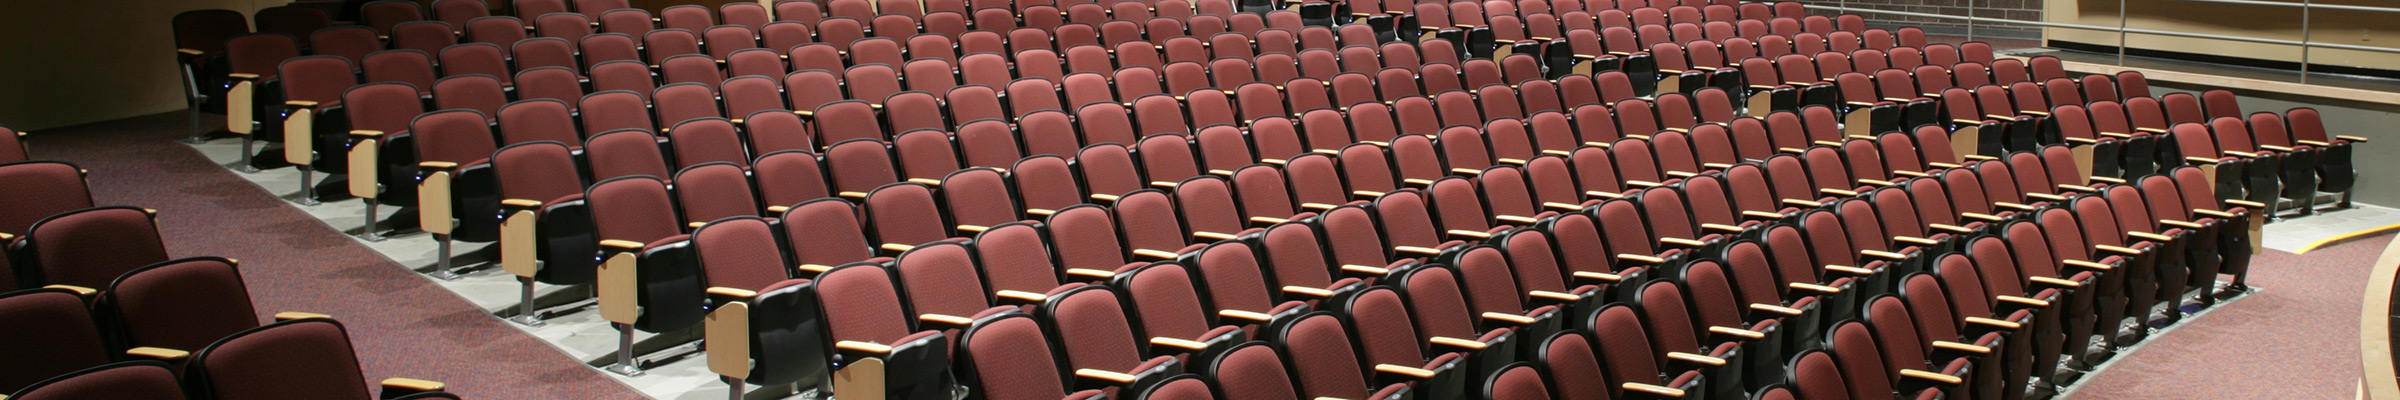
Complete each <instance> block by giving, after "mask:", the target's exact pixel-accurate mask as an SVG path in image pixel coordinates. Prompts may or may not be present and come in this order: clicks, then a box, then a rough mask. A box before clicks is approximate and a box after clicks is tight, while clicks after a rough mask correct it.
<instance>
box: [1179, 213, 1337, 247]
mask: <svg viewBox="0 0 2400 400" xmlns="http://www.w3.org/2000/svg"><path fill="white" fill-rule="evenodd" d="M1327 208H1331V207H1327ZM1250 222H1254V223H1261V224H1268V225H1274V224H1280V223H1285V222H1291V220H1288V219H1283V218H1275V217H1250ZM1201 233H1213V232H1201ZM1193 235H1194V236H1198V235H1199V234H1198V233H1195V234H1193ZM1226 236H1227V237H1226V239H1232V235H1226ZM1220 240H1222V239H1220Z"/></svg>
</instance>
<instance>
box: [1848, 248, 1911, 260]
mask: <svg viewBox="0 0 2400 400" xmlns="http://www.w3.org/2000/svg"><path fill="white" fill-rule="evenodd" d="M1858 254H1860V255H1864V256H1868V257H1875V258H1881V259H1886V260H1900V259H1906V258H1908V255H1905V254H1900V253H1894V252H1889V251H1883V250H1859V251H1858Z"/></svg>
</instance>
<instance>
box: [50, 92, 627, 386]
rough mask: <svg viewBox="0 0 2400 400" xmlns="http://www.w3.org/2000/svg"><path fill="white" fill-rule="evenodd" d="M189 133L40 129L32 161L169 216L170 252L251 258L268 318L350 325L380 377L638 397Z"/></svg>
mask: <svg viewBox="0 0 2400 400" xmlns="http://www.w3.org/2000/svg"><path fill="white" fill-rule="evenodd" d="M184 125H185V120H184V114H183V113H182V112H171V113H165V114H156V115H149V116H142V117H134V118H128V119H122V120H116V121H108V122H100V123H93V124H87V125H81V126H74V127H67V128H59V129H49V130H41V131H35V132H34V136H33V137H32V138H31V142H32V143H33V144H32V146H33V153H32V154H33V155H34V157H36V158H42V159H55V160H64V161H68V162H73V163H75V164H76V165H78V166H81V167H83V168H84V169H87V170H90V171H91V181H92V192H93V196H94V197H96V198H97V200H98V202H99V204H103V205H109V204H126V205H138V206H142V207H148V208H152V209H157V210H158V216H159V217H158V218H159V225H160V228H161V229H162V233H163V234H164V236H165V238H166V241H167V250H168V253H169V254H171V255H173V256H176V257H189V256H203V255H207V256H224V257H231V258H234V259H238V260H241V263H242V276H243V280H244V281H246V282H247V283H248V284H249V286H250V294H251V297H252V298H253V299H254V301H255V302H256V303H257V304H258V310H259V313H260V315H261V316H262V318H263V317H264V316H266V315H268V314H272V313H274V312H276V311H285V310H291V311H310V312H318V313H324V314H329V315H332V316H334V318H336V319H339V320H341V321H342V322H343V323H344V324H345V325H347V326H348V327H349V330H350V336H351V339H352V340H353V341H354V342H356V343H357V345H358V350H359V351H358V352H359V357H360V361H361V362H362V363H364V364H365V366H366V374H367V379H368V380H369V381H375V380H380V379H382V378H385V377H395V376H404V377H413V378H422V379H432V380H437V381H442V382H445V383H448V384H450V387H451V389H452V391H454V392H457V393H458V394H460V395H462V396H465V397H466V398H470V399H618V398H640V396H638V395H636V394H634V393H633V391H632V390H630V389H628V388H626V387H625V386H623V385H619V384H616V383H614V382H613V381H611V380H610V379H608V378H606V377H602V376H601V375H600V373H599V372H598V371H596V370H593V369H591V368H587V367H584V366H583V365H582V364H581V363H579V362H576V361H575V360H574V359H572V358H569V357H567V356H566V355H565V354H560V353H559V352H558V351H557V350H556V349H553V348H551V347H550V346H547V345H546V344H545V343H543V342H542V341H540V340H537V339H535V338H533V337H532V336H530V335H526V334H525V333H523V332H521V331H518V330H516V329H511V328H509V327H508V326H506V325H504V324H506V322H503V321H501V320H499V319H497V318H493V317H491V316H490V315H487V314H485V313H483V311H482V310H480V309H478V308H476V307H475V306H474V305H472V304H469V303H468V302H466V301H464V300H461V299H460V298H458V297H457V296H456V295H453V294H451V292H450V291H447V290H443V289H442V288H440V287H437V286H435V285H434V284H433V283H432V282H429V281H427V280H426V279H425V278H424V277H422V276H419V275H417V274H413V273H410V272H409V271H408V270H407V269H405V268H402V267H401V266H400V265H398V264H395V263H393V262H392V261H391V260H389V259H386V258H384V257H383V256H381V255H379V254H376V253H375V252H374V251H372V250H369V249H368V248H367V247H365V246H364V245H360V244H358V243H357V242H356V241H352V240H350V239H348V238H346V237H344V236H343V235H342V233H341V232H339V231H336V230H334V229H333V228H331V227H327V226H326V225H325V224H323V223H321V222H319V221H318V220H316V219H315V218H311V217H309V216H308V215H307V214H305V213H302V212H301V211H300V210H298V209H296V208H293V207H291V206H290V205H288V203H286V202H284V201H283V200H280V199H277V198H276V197H275V196H274V195H273V194H270V193H268V192H266V191H264V190H261V189H259V187H258V186H256V185H253V184H251V183H250V182H247V181H244V180H243V179H242V178H241V177H239V176H236V175H235V172H233V171H230V170H227V169H225V168H224V167H222V166H218V165H214V164H213V163H211V162H210V161H209V160H208V159H207V158H205V157H202V156H201V155H200V153H199V152H197V151H194V150H192V148H191V147H189V146H185V145H183V144H181V143H176V142H175V141H174V140H176V139H179V138H182V137H183V136H184V135H185V131H184V128H183V127H184Z"/></svg>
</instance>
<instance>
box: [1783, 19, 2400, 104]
mask: <svg viewBox="0 0 2400 400" xmlns="http://www.w3.org/2000/svg"><path fill="white" fill-rule="evenodd" d="M2176 1H2189V2H2198V3H2224V4H2242V5H2267V6H2277V7H2299V8H2300V40H2285V39H2269V38H2259V37H2249V36H2231V35H2216V34H2207V33H2193V32H2178V31H2163V30H2156V29H2141V28H2132V27H2128V26H2126V24H2127V23H2128V22H2129V21H2128V20H2127V16H2126V13H2125V12H2124V10H2125V9H2126V8H2125V6H2124V4H2125V3H2124V1H2123V0H2119V1H2118V3H2117V4H2118V8H2117V10H2118V13H2117V26H2113V27H2112V26H2100V25H2084V24H2067V23H2057V22H2047V21H2027V20H2017V19H2008V18H1986V17H1976V16H1971V15H1949V14H1933V13H1921V12H1910V11H1894V10H1881V9H1873V8H1851V7H1850V6H1849V1H1847V0H1844V1H1841V2H1840V3H1839V4H1836V5H1834V6H1825V5H1819V4H1803V6H1806V7H1808V8H1812V9H1819V10H1834V11H1837V12H1841V13H1861V14H1888V15H1901V16H1910V17H1921V18H1933V19H1947V20H1962V21H1966V22H1967V38H1968V40H1974V35H1975V24H1976V23H1978V22H1992V23H2006V24H2017V25H2027V26H2040V27H2050V28H2068V29H2084V30H2095V31H2105V32H2116V33H2117V65H2120V66H2122V65H2124V64H2125V51H2126V48H2127V47H2131V46H2128V45H2127V43H2126V34H2131V33H2139V34H2145V35H2158V36H2174V37H2187V38H2195V39H2211V40H2226V41H2236V42H2249V43H2265V44H2278V45H2286V46H2299V47H2300V82H2301V83H2308V72H2309V50H2310V49H2312V48H2318V47H2322V48H2329V49H2342V50H2355V51H2367V52H2377V53H2394V54H2400V48H2394V47H2380V46H2361V45H2354V44H2345V43H2318V42H2313V41H2309V36H2310V35H2309V33H2310V32H2309V29H2308V28H2309V26H2308V21H2309V10H2310V9H2315V8H2324V9H2333V10H2346V11H2363V12H2385V13H2400V8H2388V7H2367V6H2348V5H2318V4H2314V2H2313V1H2308V0H2304V1H2303V2H2302V3H2298V4H2294V3H2280V2H2270V1H2256V0H2176Z"/></svg>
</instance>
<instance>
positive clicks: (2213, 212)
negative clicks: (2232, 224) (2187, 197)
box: [2192, 208, 2237, 218]
mask: <svg viewBox="0 0 2400 400" xmlns="http://www.w3.org/2000/svg"><path fill="white" fill-rule="evenodd" d="M2192 213H2193V214H2200V215H2206V216H2211V217H2217V218H2233V217H2237V215H2233V213H2229V212H2224V211H2217V210H2210V209H2206V208H2194V209H2192Z"/></svg>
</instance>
